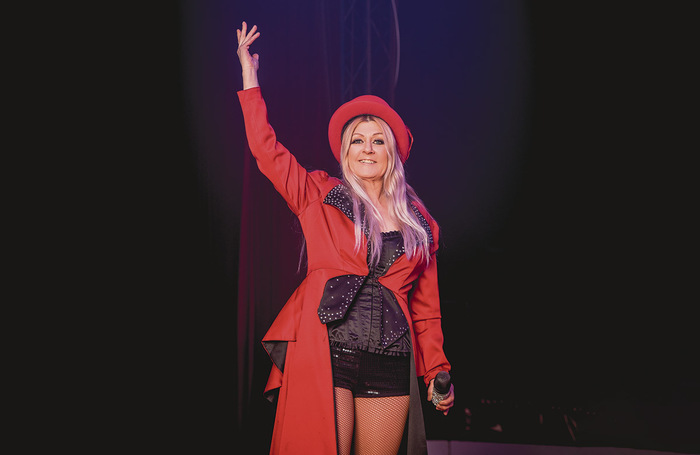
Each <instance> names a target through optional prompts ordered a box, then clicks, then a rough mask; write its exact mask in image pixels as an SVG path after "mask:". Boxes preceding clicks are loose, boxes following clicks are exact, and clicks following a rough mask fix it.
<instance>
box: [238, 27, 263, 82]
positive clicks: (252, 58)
mask: <svg viewBox="0 0 700 455" xmlns="http://www.w3.org/2000/svg"><path fill="white" fill-rule="evenodd" d="M257 30H258V26H257V25H253V27H252V28H251V29H250V31H248V24H246V23H245V21H243V23H242V24H241V29H240V30H238V29H236V36H237V37H238V50H237V51H236V54H238V60H239V61H240V62H241V70H242V71H243V88H244V89H248V88H251V87H257V86H258V68H259V67H260V56H259V55H258V54H253V55H250V45H251V44H253V42H254V41H255V40H256V39H258V37H259V36H260V32H258V31H257Z"/></svg>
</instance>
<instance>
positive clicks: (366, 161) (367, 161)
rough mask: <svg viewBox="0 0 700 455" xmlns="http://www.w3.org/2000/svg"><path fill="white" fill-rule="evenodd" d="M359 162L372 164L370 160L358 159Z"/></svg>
mask: <svg viewBox="0 0 700 455" xmlns="http://www.w3.org/2000/svg"><path fill="white" fill-rule="evenodd" d="M360 163H367V164H374V161H372V160H360Z"/></svg>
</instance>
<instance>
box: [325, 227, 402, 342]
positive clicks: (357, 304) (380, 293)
mask: <svg viewBox="0 0 700 455" xmlns="http://www.w3.org/2000/svg"><path fill="white" fill-rule="evenodd" d="M402 254H404V246H403V237H402V236H401V233H400V232H398V231H392V232H383V233H382V252H381V255H380V258H379V262H378V263H377V265H376V266H374V267H372V266H371V265H370V269H369V274H368V275H367V276H366V277H362V276H358V275H343V276H339V277H335V278H331V279H330V280H328V282H327V283H326V287H325V289H324V292H323V297H322V298H321V305H320V306H319V309H318V314H319V318H320V319H321V322H323V323H324V324H326V325H327V327H328V339H329V342H330V343H331V344H332V345H335V346H342V347H346V348H350V349H360V350H365V351H369V352H374V353H378V354H389V355H408V354H409V353H410V352H411V339H410V336H409V332H408V322H407V321H406V317H405V316H404V314H403V312H402V311H401V307H399V304H398V302H397V301H396V297H395V296H394V294H393V293H392V292H391V291H390V290H389V289H387V288H386V287H384V286H382V285H381V284H380V283H379V280H378V278H379V277H381V276H383V275H384V274H385V273H386V272H387V270H388V269H389V267H390V266H391V265H392V264H393V263H394V261H396V260H397V259H398V258H399V257H400V256H401V255H402ZM368 257H369V255H368Z"/></svg>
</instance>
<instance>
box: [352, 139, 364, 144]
mask: <svg viewBox="0 0 700 455" xmlns="http://www.w3.org/2000/svg"><path fill="white" fill-rule="evenodd" d="M351 144H362V139H353V140H352V142H351Z"/></svg>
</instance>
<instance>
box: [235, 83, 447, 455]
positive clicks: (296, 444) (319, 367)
mask: <svg viewBox="0 0 700 455" xmlns="http://www.w3.org/2000/svg"><path fill="white" fill-rule="evenodd" d="M238 96H239V99H240V102H241V106H242V109H243V116H244V119H245V127H246V134H247V136H248V143H249V146H250V149H251V151H252V153H253V155H254V156H255V159H256V160H257V163H258V167H259V168H260V170H261V171H262V173H263V174H265V176H266V177H267V178H269V179H270V181H271V182H272V183H273V185H274V186H275V188H276V189H277V191H278V192H279V193H280V194H281V195H282V197H284V199H285V201H286V202H287V205H288V206H289V208H290V209H291V210H292V212H294V214H295V215H296V216H297V217H298V218H299V221H300V223H301V227H302V229H303V232H304V237H305V239H306V249H307V256H308V267H307V275H306V277H305V278H304V280H303V282H302V283H301V284H300V285H299V287H298V288H297V289H296V291H295V292H294V294H293V295H292V296H291V297H290V298H289V300H288V301H287V303H286V304H285V306H284V307H283V308H282V310H281V311H280V313H279V314H278V316H277V318H276V319H275V321H274V322H273V324H272V326H271V327H270V329H269V330H268V332H267V334H266V335H265V337H264V338H263V344H264V346H265V347H266V349H267V350H268V353H269V352H270V346H273V345H274V342H286V354H285V359H284V365H283V371H281V370H280V369H279V368H278V367H277V366H276V365H275V364H273V366H272V372H271V373H270V376H269V379H268V382H267V386H266V387H265V392H266V393H267V392H270V391H272V390H274V389H278V390H279V394H278V401H277V412H276V416H275V427H274V430H273V435H272V446H271V448H270V453H271V454H284V455H288V454H305V455H308V454H312V455H327V454H335V453H336V436H335V411H334V403H333V378H332V373H331V356H330V349H329V344H328V332H327V330H326V326H325V325H324V324H322V323H321V321H320V320H319V316H318V314H317V310H318V306H319V302H320V301H321V296H322V294H323V289H324V286H325V284H326V282H327V281H328V280H329V279H331V278H334V277H337V276H340V275H350V274H354V275H359V276H365V275H367V274H368V267H367V245H366V241H365V242H363V245H362V248H361V249H360V251H359V252H358V253H355V233H354V224H353V222H352V221H351V220H350V219H349V218H348V216H347V215H346V214H345V213H343V212H342V211H341V210H339V209H338V208H337V207H336V206H334V205H332V204H328V203H325V202H324V199H325V197H326V195H327V194H328V193H329V192H330V191H331V190H332V189H333V188H334V187H336V186H338V185H340V184H341V183H342V182H341V181H340V180H338V179H337V178H334V177H331V176H329V175H328V174H327V173H325V172H322V171H313V172H308V171H307V170H306V169H304V168H303V167H302V166H300V165H299V164H298V163H297V161H296V159H295V158H294V156H293V155H292V154H291V153H290V152H289V151H288V150H287V149H286V148H285V147H284V146H283V145H282V144H280V143H279V142H277V139H276V136H275V132H274V131H273V129H272V127H271V126H270V124H269V123H268V119H267V108H266V106H265V102H264V101H263V98H262V95H261V91H260V88H259V87H258V88H253V89H249V90H243V91H240V92H238ZM416 208H417V209H418V211H419V212H420V213H421V214H422V216H423V217H424V218H425V220H427V223H426V224H427V226H429V231H430V233H431V234H432V240H433V241H432V244H431V260H430V261H429V265H428V266H427V267H426V266H425V262H424V261H421V260H420V259H419V258H417V257H415V256H417V255H414V257H413V258H411V259H408V257H407V255H405V254H404V255H402V256H401V257H399V259H397V260H396V261H395V262H394V263H393V264H392V265H391V267H390V268H389V270H388V271H387V273H386V274H385V275H384V276H382V277H381V278H379V281H380V283H381V284H382V285H384V286H385V287H387V288H388V289H390V290H391V291H392V292H393V293H394V295H395V296H396V300H397V301H398V303H399V305H400V307H401V310H402V311H403V313H404V315H405V316H406V320H407V321H409V325H410V326H411V341H412V346H413V356H412V364H413V365H415V373H416V374H415V375H412V385H411V408H410V411H409V421H408V425H407V428H408V430H409V431H408V434H409V437H408V444H407V445H408V453H410V454H413V453H415V454H417V453H426V450H425V447H426V443H425V432H424V428H423V416H422V412H421V407H420V401H418V400H419V399H420V398H419V397H418V387H417V382H416V377H417V376H423V378H424V381H425V383H426V385H428V384H429V382H430V380H431V379H433V378H434V377H435V375H436V374H437V373H438V372H439V371H443V370H444V371H449V370H450V364H449V362H448V361H447V358H446V357H445V354H444V352H443V349H442V345H443V335H442V328H441V324H440V299H439V293H438V282H437V262H436V260H435V252H436V250H437V245H438V226H437V224H436V223H435V221H434V220H433V219H432V218H431V217H430V215H429V214H428V212H427V211H426V210H425V208H424V207H416Z"/></svg>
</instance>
